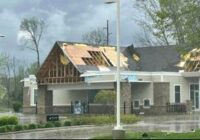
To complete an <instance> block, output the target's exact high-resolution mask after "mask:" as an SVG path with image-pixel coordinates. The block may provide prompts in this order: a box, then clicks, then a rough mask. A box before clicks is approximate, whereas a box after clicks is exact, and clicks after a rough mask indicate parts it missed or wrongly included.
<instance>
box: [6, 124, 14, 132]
mask: <svg viewBox="0 0 200 140" xmlns="http://www.w3.org/2000/svg"><path fill="white" fill-rule="evenodd" d="M5 127H6V129H7V131H13V127H14V126H13V125H6V126H5Z"/></svg>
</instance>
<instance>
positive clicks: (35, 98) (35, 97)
mask: <svg viewBox="0 0 200 140" xmlns="http://www.w3.org/2000/svg"><path fill="white" fill-rule="evenodd" d="M36 102H37V89H35V90H34V104H36Z"/></svg>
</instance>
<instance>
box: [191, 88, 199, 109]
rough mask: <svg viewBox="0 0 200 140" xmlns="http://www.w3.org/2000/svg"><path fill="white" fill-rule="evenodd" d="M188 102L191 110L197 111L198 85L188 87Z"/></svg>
mask: <svg viewBox="0 0 200 140" xmlns="http://www.w3.org/2000/svg"><path fill="white" fill-rule="evenodd" d="M190 100H191V101H192V109H193V110H199V85H198V84H191V85H190Z"/></svg>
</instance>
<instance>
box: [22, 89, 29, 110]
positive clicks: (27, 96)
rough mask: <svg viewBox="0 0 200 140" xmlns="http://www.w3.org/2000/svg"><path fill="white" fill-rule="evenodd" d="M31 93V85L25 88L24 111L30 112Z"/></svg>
mask: <svg viewBox="0 0 200 140" xmlns="http://www.w3.org/2000/svg"><path fill="white" fill-rule="evenodd" d="M29 108H30V93H29V87H24V88H23V113H30V111H29Z"/></svg>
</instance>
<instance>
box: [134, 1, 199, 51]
mask: <svg viewBox="0 0 200 140" xmlns="http://www.w3.org/2000/svg"><path fill="white" fill-rule="evenodd" d="M138 3H139V7H140V8H139V9H140V10H141V9H143V10H144V11H145V14H146V16H147V18H146V19H148V20H147V21H145V20H143V21H140V22H139V23H143V25H145V27H146V28H149V31H152V34H153V35H154V37H156V38H157V39H160V40H161V41H162V42H163V43H164V44H165V45H169V44H176V45H177V46H179V47H181V49H180V50H181V51H183V53H184V51H186V52H188V51H189V50H191V49H192V48H198V47H199V37H200V22H199V21H200V4H199V0H190V1H189V0H188V1H187V0H149V1H144V2H138ZM149 21H150V22H149Z"/></svg>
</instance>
